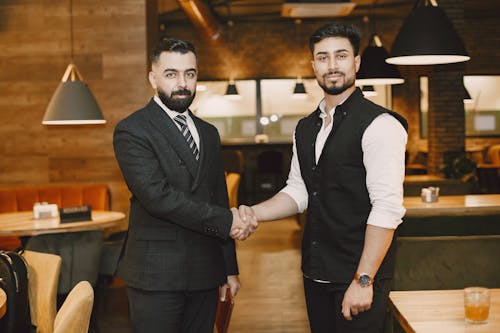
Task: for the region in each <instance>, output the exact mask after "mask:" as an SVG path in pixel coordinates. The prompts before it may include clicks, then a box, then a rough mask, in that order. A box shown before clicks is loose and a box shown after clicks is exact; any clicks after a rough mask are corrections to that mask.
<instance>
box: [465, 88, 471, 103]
mask: <svg viewBox="0 0 500 333" xmlns="http://www.w3.org/2000/svg"><path fill="white" fill-rule="evenodd" d="M463 88H464V89H463V95H464V103H472V102H473V100H472V97H471V96H470V94H469V91H468V90H467V87H465V85H463Z"/></svg>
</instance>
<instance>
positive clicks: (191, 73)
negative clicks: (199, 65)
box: [186, 71, 196, 79]
mask: <svg viewBox="0 0 500 333" xmlns="http://www.w3.org/2000/svg"><path fill="white" fill-rule="evenodd" d="M186 77H187V78H188V79H194V78H195V77H196V72H194V71H193V72H187V73H186Z"/></svg>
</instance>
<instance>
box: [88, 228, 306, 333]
mask: <svg viewBox="0 0 500 333" xmlns="http://www.w3.org/2000/svg"><path fill="white" fill-rule="evenodd" d="M301 237H302V236H301V229H300V227H299V225H298V224H297V221H296V220H295V219H294V218H291V219H284V220H279V221H274V222H266V223H262V224H261V225H260V226H259V229H258V230H257V232H256V233H255V234H254V235H252V236H251V237H250V238H249V239H247V240H246V241H244V242H238V243H237V255H238V263H239V268H240V280H241V283H242V289H241V291H240V293H239V294H238V295H237V296H236V298H235V307H234V310H233V316H232V319H231V323H230V326H229V332H230V333H250V332H251V333H309V332H310V330H309V324H308V321H307V314H306V308H305V303H304V292H303V287H302V274H301V272H300V240H301ZM106 296H107V297H106V300H105V302H101V304H100V305H99V311H98V316H97V317H98V329H99V330H98V332H99V333H118V332H119V333H129V332H132V330H131V327H130V322H129V319H128V310H127V299H126V295H125V290H124V288H123V287H121V288H120V287H118V288H113V289H112V290H109V291H108V292H107V293H106ZM104 305H105V306H104Z"/></svg>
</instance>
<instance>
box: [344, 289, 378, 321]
mask: <svg viewBox="0 0 500 333" xmlns="http://www.w3.org/2000/svg"><path fill="white" fill-rule="evenodd" d="M372 301H373V285H370V286H367V287H362V286H360V285H359V283H358V282H357V281H355V280H353V281H352V282H351V284H350V285H349V288H347V290H346V292H345V294H344V299H343V300H342V315H343V316H344V318H345V319H346V320H352V316H356V315H357V314H359V313H361V312H364V311H367V310H369V309H370V308H371V306H372Z"/></svg>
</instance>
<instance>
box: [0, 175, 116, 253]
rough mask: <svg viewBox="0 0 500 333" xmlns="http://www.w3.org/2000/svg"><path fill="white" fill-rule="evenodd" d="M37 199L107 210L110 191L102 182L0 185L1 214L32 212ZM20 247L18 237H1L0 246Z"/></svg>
mask: <svg viewBox="0 0 500 333" xmlns="http://www.w3.org/2000/svg"><path fill="white" fill-rule="evenodd" d="M36 202H47V203H49V204H56V205H57V206H58V207H59V208H62V207H71V206H82V205H89V206H91V207H92V209H93V210H109V209H110V191H109V188H108V186H107V185H105V184H68V185H46V186H43V185H39V186H23V187H10V188H0V213H11V212H20V211H32V210H33V205H34V204H35V203H36ZM19 246H21V242H20V240H19V238H17V237H0V249H8V250H11V249H14V248H16V247H19Z"/></svg>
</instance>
